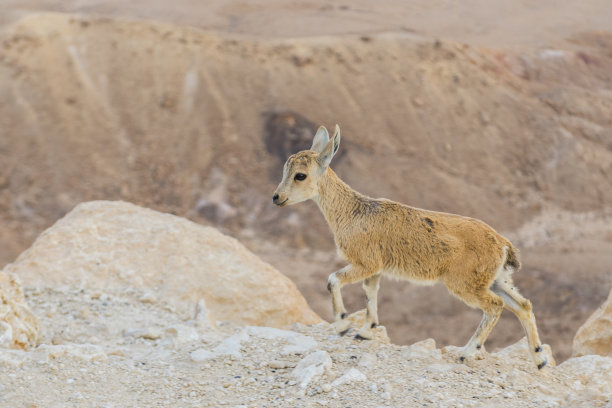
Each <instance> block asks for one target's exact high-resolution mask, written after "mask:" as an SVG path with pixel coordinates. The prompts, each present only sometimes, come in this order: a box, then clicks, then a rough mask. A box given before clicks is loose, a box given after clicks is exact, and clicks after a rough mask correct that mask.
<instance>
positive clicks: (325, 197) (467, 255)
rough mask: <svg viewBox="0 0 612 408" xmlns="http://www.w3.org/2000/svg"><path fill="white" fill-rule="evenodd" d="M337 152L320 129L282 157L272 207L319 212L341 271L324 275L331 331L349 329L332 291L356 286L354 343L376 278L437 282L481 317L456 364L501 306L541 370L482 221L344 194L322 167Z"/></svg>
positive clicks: (519, 300) (523, 308)
mask: <svg viewBox="0 0 612 408" xmlns="http://www.w3.org/2000/svg"><path fill="white" fill-rule="evenodd" d="M339 145H340V128H339V127H338V125H336V131H335V133H334V135H333V137H332V138H331V140H330V139H329V134H328V133H327V129H325V128H324V127H320V128H319V130H318V131H317V133H316V135H315V137H314V141H313V144H312V147H311V148H310V150H304V151H301V152H299V153H296V154H294V155H292V156H291V157H289V159H288V160H287V162H286V163H285V166H284V169H283V180H282V181H281V183H280V184H279V186H278V188H277V189H276V191H275V192H274V197H273V201H274V203H275V204H276V205H278V206H280V207H284V206H286V205H291V204H296V203H299V202H301V201H305V200H308V199H312V200H314V201H315V202H316V203H317V204H318V205H319V208H320V209H321V212H323V215H324V216H325V219H326V220H327V223H328V224H329V226H330V228H331V230H332V232H333V234H334V239H335V242H336V246H337V247H338V250H339V252H340V254H341V255H342V256H343V258H344V259H345V260H346V261H348V265H347V266H346V267H344V268H342V269H340V270H338V271H336V272H334V273H332V274H331V275H330V276H329V280H328V284H327V288H328V290H329V291H330V292H331V296H332V307H333V313H334V319H335V322H334V326H335V329H336V330H337V331H338V332H339V333H341V334H344V333H346V331H347V330H348V328H349V321H348V319H346V316H347V315H346V309H345V308H344V304H343V302H342V295H341V293H340V288H341V287H342V286H344V285H346V284H348V283H354V282H359V281H363V289H364V291H365V293H366V296H367V306H366V311H367V312H366V320H365V323H364V324H363V326H362V327H361V328H360V329H359V331H358V333H357V335H356V336H355V337H356V338H359V339H371V338H372V336H373V333H372V328H373V327H375V326H376V325H377V324H378V314H377V300H376V298H377V292H378V287H379V281H380V277H381V275H387V276H390V277H393V278H400V279H407V280H410V281H413V282H419V283H432V284H433V283H435V282H437V281H440V282H442V283H444V284H445V285H446V287H447V288H448V290H449V291H450V292H451V293H452V294H454V295H455V296H457V297H458V298H459V299H461V300H463V301H464V302H465V303H466V304H467V305H469V306H471V307H477V308H480V309H482V311H483V313H484V315H483V318H482V321H481V322H480V325H479V326H478V328H477V329H476V332H475V333H474V335H473V336H472V338H471V339H470V341H469V342H468V343H467V345H466V346H465V347H464V348H463V349H462V352H461V355H460V360H461V361H463V360H464V359H465V358H466V357H471V356H473V355H474V354H476V352H477V350H478V349H480V348H481V347H482V345H483V344H484V342H485V340H486V339H487V337H488V336H489V333H490V332H491V329H492V328H493V326H494V325H495V323H496V322H497V320H498V319H499V316H500V315H501V313H502V309H503V308H504V306H505V307H507V308H508V309H510V311H512V312H513V313H514V314H515V315H516V316H517V317H518V319H519V320H520V322H521V324H522V326H523V328H524V329H525V333H526V334H527V340H528V342H529V350H530V354H531V357H532V358H533V360H534V362H535V363H536V365H537V366H538V368H542V367H544V365H546V362H547V360H546V358H545V356H544V355H543V354H544V353H542V346H541V344H540V339H539V336H538V330H537V327H536V322H535V317H534V315H533V312H532V311H531V302H529V300H527V299H525V298H524V297H523V296H521V294H520V293H519V292H518V291H517V290H516V288H515V287H514V286H513V284H512V278H511V275H512V272H513V271H515V270H517V269H519V267H520V261H519V257H518V255H519V254H518V250H517V249H516V248H515V247H514V246H512V244H511V243H510V241H508V240H507V239H506V238H504V237H502V236H501V235H499V234H498V233H497V232H496V231H495V230H493V228H491V227H489V226H488V225H487V224H485V223H484V222H482V221H479V220H476V219H473V218H468V217H462V216H459V215H453V214H446V213H440V212H433V211H426V210H422V209H418V208H413V207H409V206H406V205H403V204H399V203H396V202H394V201H390V200H387V199H384V198H378V199H374V198H370V197H367V196H365V195H363V194H360V193H358V192H357V191H355V190H353V189H351V188H350V187H349V186H348V185H347V184H345V183H344V182H343V181H342V180H340V178H338V176H337V175H336V173H334V172H333V171H332V169H330V168H329V163H330V162H331V159H332V157H333V156H334V154H336V152H337V151H338V147H339Z"/></svg>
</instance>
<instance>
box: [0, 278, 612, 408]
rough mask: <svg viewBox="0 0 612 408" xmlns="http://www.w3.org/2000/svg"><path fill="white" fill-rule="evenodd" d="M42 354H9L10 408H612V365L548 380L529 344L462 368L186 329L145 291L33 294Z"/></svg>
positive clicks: (280, 333)
mask: <svg viewBox="0 0 612 408" xmlns="http://www.w3.org/2000/svg"><path fill="white" fill-rule="evenodd" d="M26 298H27V301H28V303H29V304H30V306H31V308H32V310H33V311H34V313H35V314H36V315H38V316H39V324H40V333H41V343H42V344H41V345H40V346H38V347H37V348H35V349H32V350H31V351H21V350H13V351H8V350H2V352H0V366H1V370H0V384H1V386H0V406H2V407H7V408H8V407H11V408H15V407H49V408H53V407H106V408H109V407H127V406H176V407H202V406H210V407H217V406H229V407H286V406H297V407H311V406H312V407H319V406H321V407H325V406H330V407H347V406H361V407H397V406H407V407H427V406H430V407H494V406H495V407H510V406H511V407H534V406H538V407H560V406H565V407H604V406H609V404H610V402H611V401H612V400H611V398H612V392H611V390H612V388H610V381H611V380H612V377H611V375H610V373H612V357H601V356H585V357H580V358H574V359H571V360H569V361H567V362H565V363H563V364H561V365H560V366H558V367H553V366H552V364H551V365H550V366H549V367H547V368H545V369H544V370H542V371H538V370H537V369H536V368H535V366H534V364H533V363H532V362H531V361H530V360H528V357H527V351H526V346H525V344H524V343H518V344H516V345H514V346H511V347H508V348H506V349H504V350H502V351H500V352H498V353H494V354H488V353H485V354H484V356H483V357H484V358H483V359H482V360H473V361H468V362H467V363H466V364H458V363H457V362H456V351H457V349H456V348H454V347H447V348H444V349H438V348H436V345H435V342H434V341H433V340H431V339H429V340H424V341H422V342H419V343H416V344H413V345H410V346H398V345H393V344H389V343H388V342H386V341H385V334H384V328H379V329H378V330H379V334H378V337H377V340H373V341H358V340H355V339H353V338H352V336H350V333H349V335H347V336H345V337H339V336H338V335H336V334H334V333H333V332H332V330H331V329H330V327H329V326H328V325H327V324H325V323H321V324H319V325H314V326H304V325H294V326H293V327H292V328H291V330H281V329H274V328H267V327H254V326H237V325H235V324H232V323H229V322H225V323H224V322H217V323H213V322H211V320H210V318H209V316H205V312H203V311H202V309H201V310H200V313H199V314H197V315H196V314H195V313H194V316H193V318H192V319H189V320H185V319H183V318H181V317H179V315H178V314H177V313H176V312H175V311H173V308H172V307H171V306H170V305H169V304H166V303H164V302H163V301H152V300H151V299H150V298H149V297H148V296H147V294H146V292H143V291H141V290H139V289H136V288H128V289H126V290H124V291H121V292H115V293H104V292H100V291H91V290H74V289H67V288H64V289H62V288H53V289H50V288H41V289H34V288H30V289H28V290H26Z"/></svg>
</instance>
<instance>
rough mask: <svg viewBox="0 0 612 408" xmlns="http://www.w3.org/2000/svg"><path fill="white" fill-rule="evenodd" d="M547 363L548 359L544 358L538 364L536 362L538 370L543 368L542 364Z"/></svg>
mask: <svg viewBox="0 0 612 408" xmlns="http://www.w3.org/2000/svg"><path fill="white" fill-rule="evenodd" d="M547 363H548V360H544V361H542V362H541V363H540V364H538V370H541V369H542V368H544V366H545V365H546V364H547Z"/></svg>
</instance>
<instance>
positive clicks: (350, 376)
mask: <svg viewBox="0 0 612 408" xmlns="http://www.w3.org/2000/svg"><path fill="white" fill-rule="evenodd" d="M366 380H367V378H366V376H365V375H364V374H363V373H362V372H361V371H359V370H358V369H356V368H350V369H349V370H348V371H347V372H346V373H344V375H343V376H342V377H340V378H337V379H336V380H335V381H334V382H332V384H331V385H332V387H338V386H340V385H342V384H348V383H353V382H359V381H366ZM385 385H386V384H385Z"/></svg>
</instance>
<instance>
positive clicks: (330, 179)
mask: <svg viewBox="0 0 612 408" xmlns="http://www.w3.org/2000/svg"><path fill="white" fill-rule="evenodd" d="M367 199H368V197H366V196H364V195H362V194H360V193H358V192H357V191H355V190H353V189H352V188H350V187H349V185H348V184H346V183H345V182H344V181H342V180H341V179H340V177H338V176H337V175H336V173H334V171H333V170H332V169H330V168H329V167H328V168H327V170H326V171H325V174H324V175H323V176H322V179H321V180H320V181H319V195H318V196H317V197H316V198H315V199H314V201H315V202H316V203H317V204H318V205H319V208H320V209H321V212H322V213H323V216H324V217H325V220H327V223H328V224H329V226H330V228H331V229H332V232H333V233H334V235H335V234H336V231H337V230H338V229H339V228H341V227H342V226H343V225H346V224H347V223H350V222H351V220H352V217H353V216H354V214H355V209H357V208H359V207H360V205H361V203H362V202H363V201H364V200H367Z"/></svg>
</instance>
